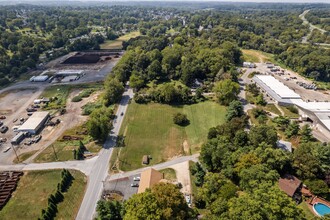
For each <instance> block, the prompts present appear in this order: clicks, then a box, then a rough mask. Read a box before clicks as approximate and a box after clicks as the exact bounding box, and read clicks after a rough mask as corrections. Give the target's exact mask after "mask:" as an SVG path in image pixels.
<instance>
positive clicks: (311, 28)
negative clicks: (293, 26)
mask: <svg viewBox="0 0 330 220" xmlns="http://www.w3.org/2000/svg"><path fill="white" fill-rule="evenodd" d="M309 11H310V10H306V11H304V12H303V13H302V14H300V15H299V18H300V19H301V20H302V21H303V24H306V25H309V30H310V32H309V33H308V34H307V35H306V36H305V37H303V38H302V41H301V43H303V44H307V43H308V38H309V37H310V36H311V35H312V32H313V30H314V29H317V30H318V31H321V33H322V34H324V33H326V32H327V31H326V30H324V29H322V28H319V27H317V26H315V25H313V24H312V23H310V22H309V21H308V20H307V19H306V18H305V15H306V14H307V13H308V12H309ZM314 44H315V45H319V46H330V44H326V43H314Z"/></svg>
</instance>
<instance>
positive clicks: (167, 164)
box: [107, 154, 199, 181]
mask: <svg viewBox="0 0 330 220" xmlns="http://www.w3.org/2000/svg"><path fill="white" fill-rule="evenodd" d="M198 157H199V154H194V155H190V156H183V157H178V158H175V159H173V160H170V161H167V162H164V163H159V164H156V165H153V166H148V167H144V168H140V169H137V170H133V171H129V172H125V173H118V174H114V175H111V176H109V177H108V178H107V181H110V180H115V179H119V178H124V177H129V176H134V175H137V174H140V173H142V172H143V171H144V170H146V169H149V168H154V169H155V170H162V169H165V168H167V167H170V166H172V165H175V164H178V163H182V162H186V161H189V160H191V161H194V162H197V161H198Z"/></svg>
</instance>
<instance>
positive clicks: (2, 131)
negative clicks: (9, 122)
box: [0, 126, 8, 134]
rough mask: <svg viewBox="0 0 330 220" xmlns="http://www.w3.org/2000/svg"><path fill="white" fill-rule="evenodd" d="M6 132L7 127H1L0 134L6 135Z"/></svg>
mask: <svg viewBox="0 0 330 220" xmlns="http://www.w3.org/2000/svg"><path fill="white" fill-rule="evenodd" d="M7 131H8V127H7V126H2V127H1V128H0V132H1V133H3V134H4V133H6V132H7Z"/></svg>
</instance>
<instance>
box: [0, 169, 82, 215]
mask: <svg viewBox="0 0 330 220" xmlns="http://www.w3.org/2000/svg"><path fill="white" fill-rule="evenodd" d="M70 173H71V174H72V175H73V177H74V180H73V182H72V185H71V186H70V188H69V190H68V191H67V192H65V193H63V195H64V200H63V202H61V203H59V204H58V213H57V215H56V219H74V218H75V215H76V214H77V212H78V209H79V206H80V203H81V201H82V198H83V196H84V191H85V187H86V183H87V181H86V179H85V176H84V175H83V174H82V173H80V172H78V171H73V170H70ZM60 180H61V170H49V171H29V172H26V173H25V174H24V176H22V177H21V180H20V181H19V182H18V186H17V189H16V191H15V192H14V193H13V195H12V197H11V199H10V200H9V202H8V203H7V204H6V206H5V207H4V208H3V209H2V210H1V211H0V219H2V220H13V219H38V217H40V216H41V210H42V209H45V208H47V199H48V196H49V195H50V194H51V193H54V192H55V191H56V189H57V184H58V183H59V182H60Z"/></svg>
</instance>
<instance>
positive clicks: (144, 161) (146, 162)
mask: <svg viewBox="0 0 330 220" xmlns="http://www.w3.org/2000/svg"><path fill="white" fill-rule="evenodd" d="M142 164H145V165H148V164H149V156H148V155H143V157H142Z"/></svg>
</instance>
